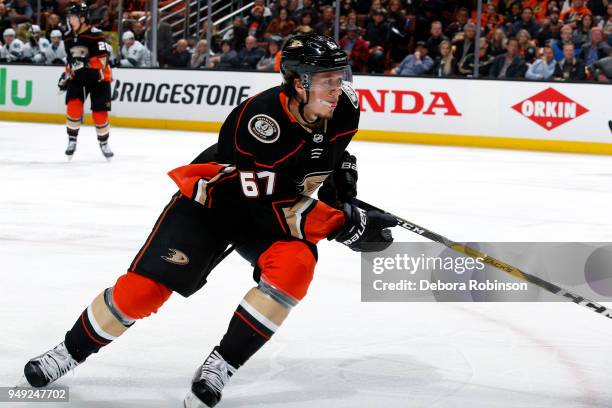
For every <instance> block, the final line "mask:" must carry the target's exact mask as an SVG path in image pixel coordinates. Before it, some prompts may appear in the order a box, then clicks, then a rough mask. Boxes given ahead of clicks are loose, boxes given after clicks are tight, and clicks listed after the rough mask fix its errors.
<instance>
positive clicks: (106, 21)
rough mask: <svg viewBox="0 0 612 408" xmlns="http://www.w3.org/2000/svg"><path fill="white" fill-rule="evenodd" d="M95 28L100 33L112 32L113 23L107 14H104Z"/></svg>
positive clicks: (110, 16)
mask: <svg viewBox="0 0 612 408" xmlns="http://www.w3.org/2000/svg"><path fill="white" fill-rule="evenodd" d="M97 27H98V28H99V29H100V30H102V31H113V30H114V28H115V22H114V21H113V17H112V15H111V14H110V13H109V12H106V13H104V15H103V16H102V20H100V22H99V23H98V24H97Z"/></svg>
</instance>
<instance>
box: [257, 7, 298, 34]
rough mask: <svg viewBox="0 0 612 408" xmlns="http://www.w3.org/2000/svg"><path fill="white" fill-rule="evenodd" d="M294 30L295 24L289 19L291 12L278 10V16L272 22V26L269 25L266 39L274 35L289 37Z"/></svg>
mask: <svg viewBox="0 0 612 408" xmlns="http://www.w3.org/2000/svg"><path fill="white" fill-rule="evenodd" d="M293 30H295V23H294V22H293V21H292V20H290V19H289V12H288V11H287V9H286V8H281V9H279V10H278V16H277V17H274V18H273V19H272V21H270V24H268V28H266V32H265V34H264V38H269V37H270V36H274V35H277V36H280V37H287V36H288V35H289V34H291V33H292V32H293Z"/></svg>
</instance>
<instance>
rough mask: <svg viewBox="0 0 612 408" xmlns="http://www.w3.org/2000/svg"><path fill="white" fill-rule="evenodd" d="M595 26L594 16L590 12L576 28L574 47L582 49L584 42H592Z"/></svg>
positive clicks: (573, 38)
mask: <svg viewBox="0 0 612 408" xmlns="http://www.w3.org/2000/svg"><path fill="white" fill-rule="evenodd" d="M592 28H593V16H592V15H590V14H587V15H585V16H584V17H582V20H580V21H579V22H578V28H576V29H575V30H574V33H573V35H572V41H574V47H576V48H577V49H580V47H582V44H584V43H588V42H591V29H592Z"/></svg>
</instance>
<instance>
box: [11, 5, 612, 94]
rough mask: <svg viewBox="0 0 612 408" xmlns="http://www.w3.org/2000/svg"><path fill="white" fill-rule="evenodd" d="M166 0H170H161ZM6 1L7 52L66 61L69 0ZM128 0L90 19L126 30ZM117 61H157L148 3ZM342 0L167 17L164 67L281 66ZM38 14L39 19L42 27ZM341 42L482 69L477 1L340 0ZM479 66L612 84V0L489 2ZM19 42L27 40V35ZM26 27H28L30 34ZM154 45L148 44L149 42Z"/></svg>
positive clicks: (366, 66) (390, 66) (365, 68)
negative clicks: (299, 39)
mask: <svg viewBox="0 0 612 408" xmlns="http://www.w3.org/2000/svg"><path fill="white" fill-rule="evenodd" d="M160 3H162V4H163V2H160ZM36 4H37V3H36V1H31V0H0V32H2V33H3V38H2V40H1V43H2V45H3V46H2V47H1V48H0V60H2V61H4V62H31V63H46V64H55V63H64V61H65V51H63V43H62V41H61V35H62V33H63V32H65V30H66V27H65V8H66V5H67V4H69V3H68V0H60V1H55V0H42V9H41V15H40V18H38V15H37V8H36ZM117 4H118V0H91V1H90V2H89V6H90V10H91V20H92V21H93V22H94V23H95V25H96V26H98V27H99V28H101V29H102V30H105V31H116V30H117V27H116V25H117V15H116V12H117ZM123 4H124V14H123V19H122V21H123V27H122V28H123V29H124V33H123V36H122V38H121V39H120V41H121V46H120V47H119V48H118V49H119V52H118V54H119V55H116V56H113V61H114V63H115V64H116V65H118V66H124V67H150V66H151V64H152V63H151V61H152V58H151V51H150V48H148V47H147V43H148V42H147V38H146V37H145V35H146V31H147V26H148V21H149V19H148V18H147V13H146V12H145V11H144V10H145V7H144V0H124V1H123ZM334 4H335V1H332V0H276V1H265V0H255V1H254V3H253V5H252V7H250V9H249V10H247V11H246V12H245V13H244V15H242V16H237V17H235V18H234V19H233V20H232V21H231V22H229V24H231V27H228V28H229V29H227V30H223V34H222V35H220V34H219V30H220V29H221V28H222V27H217V26H214V27H213V28H212V39H211V41H210V44H209V43H208V42H207V41H206V32H207V28H208V27H207V22H206V21H204V24H203V25H202V27H201V28H200V30H199V33H200V35H199V37H189V38H182V39H179V40H178V41H174V40H173V36H172V32H171V28H170V25H169V24H168V23H167V22H161V23H159V25H158V32H157V33H158V36H157V37H158V41H157V59H158V61H159V66H160V67H180V68H192V69H243V70H244V69H247V70H248V69H251V70H260V71H278V70H279V56H280V55H279V50H280V49H281V48H282V45H283V42H284V40H285V39H286V38H287V37H288V36H290V35H291V34H294V33H307V32H315V33H320V34H325V35H329V36H332V37H333V36H334V32H335V28H336V27H335V21H336V15H335V7H334ZM37 19H38V20H40V21H41V24H40V26H38V25H34V24H33V23H34V22H35V21H37ZM339 22H340V24H339V28H338V31H339V37H340V41H339V43H340V46H341V48H342V49H343V50H344V51H345V52H346V53H347V54H348V56H349V58H350V61H351V64H352V67H353V71H354V72H356V73H385V74H389V75H404V76H437V77H458V76H464V77H466V76H467V77H469V76H473V74H474V70H475V61H476V58H475V52H476V48H477V47H476V38H477V29H478V27H477V24H476V23H477V13H476V2H475V1H464V0H341V5H340V18H339ZM480 23H481V32H480V40H479V46H480V47H479V48H480V49H479V57H480V58H479V66H478V75H479V76H480V77H489V78H526V79H528V80H562V81H563V80H572V81H574V80H579V81H580V80H591V81H599V82H611V81H612V1H610V0H491V1H490V2H488V3H486V2H485V4H483V13H482V15H481V21H480ZM20 32H21V33H23V34H22V35H21V37H22V38H21V39H20V38H19V37H20V35H19V33H20ZM24 34H25V35H24ZM149 43H150V41H149Z"/></svg>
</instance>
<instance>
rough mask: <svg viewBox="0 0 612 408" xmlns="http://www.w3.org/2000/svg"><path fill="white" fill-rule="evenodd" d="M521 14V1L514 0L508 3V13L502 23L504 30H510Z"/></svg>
mask: <svg viewBox="0 0 612 408" xmlns="http://www.w3.org/2000/svg"><path fill="white" fill-rule="evenodd" d="M521 16H522V13H521V3H520V1H518V0H516V1H514V2H512V4H510V7H509V9H508V13H507V14H506V16H505V17H504V20H505V23H504V24H505V26H506V31H510V30H512V27H513V26H514V24H516V23H518V22H519V21H521Z"/></svg>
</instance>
